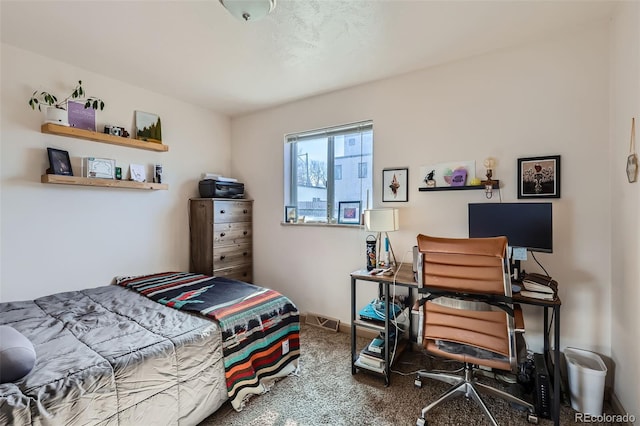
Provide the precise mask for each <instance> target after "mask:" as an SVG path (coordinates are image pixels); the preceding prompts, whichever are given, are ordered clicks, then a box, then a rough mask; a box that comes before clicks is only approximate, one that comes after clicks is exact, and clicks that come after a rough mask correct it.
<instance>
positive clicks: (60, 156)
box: [47, 148, 73, 176]
mask: <svg viewBox="0 0 640 426" xmlns="http://www.w3.org/2000/svg"><path fill="white" fill-rule="evenodd" d="M47 155H48V156H49V168H48V169H47V174H50V175H64V176H73V170H72V169H71V160H70V159H69V151H63V150H61V149H55V148H47Z"/></svg>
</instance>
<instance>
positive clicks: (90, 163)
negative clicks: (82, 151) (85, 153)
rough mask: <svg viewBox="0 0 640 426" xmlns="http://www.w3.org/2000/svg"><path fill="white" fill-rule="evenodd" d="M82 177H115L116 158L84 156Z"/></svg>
mask: <svg viewBox="0 0 640 426" xmlns="http://www.w3.org/2000/svg"><path fill="white" fill-rule="evenodd" d="M82 165H83V170H84V177H88V178H98V179H115V177H116V160H113V159H111V158H95V157H85V158H83V159H82Z"/></svg>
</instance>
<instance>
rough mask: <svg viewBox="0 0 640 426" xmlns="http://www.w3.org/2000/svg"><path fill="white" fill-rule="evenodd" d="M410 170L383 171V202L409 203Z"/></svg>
mask: <svg viewBox="0 0 640 426" xmlns="http://www.w3.org/2000/svg"><path fill="white" fill-rule="evenodd" d="M408 183H409V169H407V168H405V169H384V170H382V201H409V191H408V187H407V185H408Z"/></svg>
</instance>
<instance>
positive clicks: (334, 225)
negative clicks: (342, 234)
mask: <svg viewBox="0 0 640 426" xmlns="http://www.w3.org/2000/svg"><path fill="white" fill-rule="evenodd" d="M280 225H281V226H315V227H329V228H355V229H362V228H364V225H360V224H354V225H350V224H346V223H326V222H304V223H290V222H280Z"/></svg>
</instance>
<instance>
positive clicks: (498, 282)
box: [418, 234, 511, 297]
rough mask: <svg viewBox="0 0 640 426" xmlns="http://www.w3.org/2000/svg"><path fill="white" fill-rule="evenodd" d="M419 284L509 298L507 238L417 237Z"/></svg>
mask: <svg viewBox="0 0 640 426" xmlns="http://www.w3.org/2000/svg"><path fill="white" fill-rule="evenodd" d="M418 251H419V252H420V253H421V254H422V270H423V276H422V282H423V285H424V286H426V287H430V288H438V289H442V290H450V291H458V292H464V293H476V294H488V295H505V296H508V297H511V283H510V281H509V280H507V279H506V278H507V277H508V270H507V269H506V268H507V266H505V264H506V262H505V256H506V252H507V238H506V237H493V238H439V237H431V236H427V235H422V234H420V235H418Z"/></svg>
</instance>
